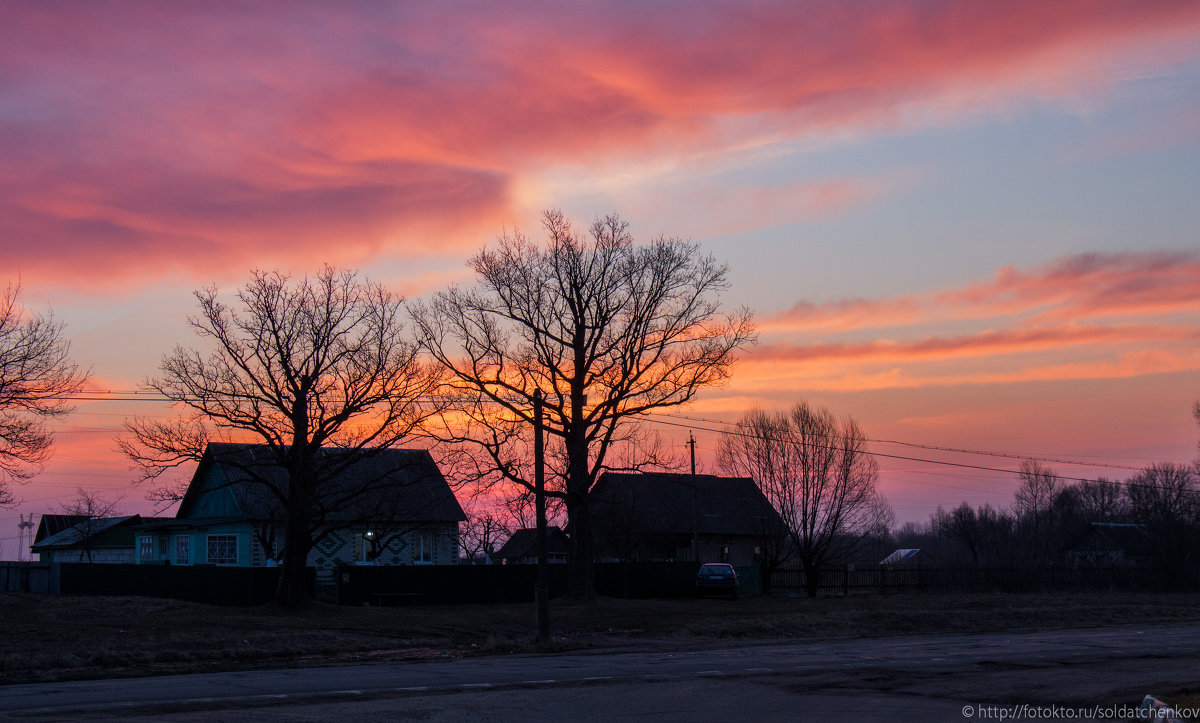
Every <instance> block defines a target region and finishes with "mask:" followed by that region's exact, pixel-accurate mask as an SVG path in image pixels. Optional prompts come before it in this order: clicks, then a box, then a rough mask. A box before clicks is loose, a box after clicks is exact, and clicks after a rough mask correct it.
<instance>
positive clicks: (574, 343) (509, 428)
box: [414, 211, 754, 598]
mask: <svg viewBox="0 0 1200 723" xmlns="http://www.w3.org/2000/svg"><path fill="white" fill-rule="evenodd" d="M542 225H543V227H544V229H545V232H546V243H545V245H544V246H540V245H538V244H535V243H534V242H532V241H530V240H529V239H528V238H526V237H525V236H523V235H522V234H520V233H519V232H515V233H506V234H504V235H503V236H502V237H501V238H500V241H499V244H498V247H496V248H494V249H491V250H485V251H482V252H481V253H479V254H478V255H476V256H475V257H474V258H472V259H471V261H470V266H471V268H472V269H473V270H474V271H475V273H476V276H477V279H478V286H477V287H475V288H474V289H470V290H463V289H458V288H452V289H450V290H448V291H444V292H442V293H439V294H437V295H436V296H435V297H434V298H433V299H432V301H431V302H430V303H429V304H427V305H423V306H419V307H417V308H416V310H415V311H414V319H415V320H416V323H417V326H418V328H419V329H420V332H421V336H422V339H423V342H424V344H425V345H426V346H427V347H428V349H429V350H430V352H431V353H432V354H433V356H434V357H435V358H436V359H437V361H438V362H440V363H441V364H442V365H443V366H444V367H445V368H446V369H447V370H448V371H449V378H450V381H449V384H450V387H451V389H452V393H454V394H455V395H456V396H458V397H459V399H460V401H461V402H462V406H460V408H459V413H458V415H457V416H455V417H454V418H453V419H449V418H448V419H447V420H446V425H445V428H444V429H443V432H442V436H443V437H444V438H445V439H447V440H449V441H453V442H460V443H468V446H467V447H461V448H463V449H469V448H473V449H474V450H475V451H476V452H478V453H479V454H478V455H476V456H475V457H474V459H473V461H472V462H471V464H472V469H473V472H475V473H477V474H478V475H480V477H485V476H486V475H487V473H489V472H491V473H493V474H494V475H495V477H494V479H496V480H506V481H508V482H509V483H513V484H517V485H520V486H523V487H525V488H526V489H532V487H533V484H532V483H533V475H532V472H531V470H530V465H529V462H530V454H529V451H530V449H531V443H530V431H531V428H532V422H533V412H532V409H533V396H534V392H535V391H537V390H541V391H542V392H543V393H544V394H545V407H544V410H545V429H546V432H547V434H548V435H549V437H550V442H549V443H548V445H547V450H548V454H549V455H550V456H551V457H552V458H553V459H554V460H555V461H556V462H557V463H558V465H559V470H560V472H561V477H560V478H559V480H558V483H557V484H555V485H552V486H551V494H553V495H556V496H558V497H560V498H561V499H563V500H564V502H565V504H566V508H567V519H568V526H569V527H570V530H571V538H570V539H571V543H570V544H571V550H570V559H569V571H568V577H569V588H570V593H571V594H572V596H574V597H577V598H588V597H591V596H592V594H593V589H594V586H593V573H592V570H593V568H592V562H593V559H592V557H593V555H592V539H591V538H592V528H591V521H590V516H589V513H588V494H589V492H590V491H591V489H592V485H593V483H594V482H595V481H596V479H597V476H598V475H599V474H600V473H601V471H603V470H604V469H607V468H609V466H608V465H609V464H610V458H615V457H616V456H617V455H614V454H613V453H614V449H616V448H619V447H620V446H621V445H623V444H625V445H627V448H628V443H631V442H636V441H637V440H638V425H637V424H636V420H637V419H638V418H639V417H640V416H641V415H644V414H646V413H648V412H652V411H655V410H659V409H664V408H669V407H674V406H677V405H680V404H684V403H686V402H688V401H689V400H691V399H692V398H693V397H695V395H696V394H697V393H698V392H699V391H700V390H702V389H704V388H705V387H707V386H709V385H713V384H717V383H719V382H722V381H723V380H724V379H726V378H727V377H728V376H729V373H730V369H731V367H732V364H733V362H734V355H735V352H736V351H737V350H738V349H739V348H740V347H743V346H744V345H746V344H747V343H749V342H750V341H752V339H753V337H754V332H753V326H752V324H751V319H750V313H749V312H748V311H745V310H740V311H737V312H734V313H732V314H729V315H725V314H722V313H721V312H720V307H719V297H720V294H721V293H722V292H723V291H724V290H725V288H726V287H727V286H728V282H727V277H726V275H727V271H726V267H725V266H724V265H721V264H718V263H717V262H716V261H714V260H713V258H712V257H710V256H706V255H703V254H701V253H700V251H699V249H698V247H697V246H696V244H694V243H690V242H685V241H682V240H678V239H669V238H658V239H655V240H654V241H652V242H650V243H648V244H645V245H635V244H634V240H633V237H632V235H631V234H630V232H629V226H628V223H627V222H626V221H624V220H622V219H621V218H620V217H618V216H615V215H610V216H607V217H605V218H603V219H599V220H597V221H596V222H595V223H593V224H592V225H591V227H590V228H589V229H588V230H587V233H586V234H580V233H578V232H577V231H576V229H575V228H573V227H572V225H571V223H570V222H569V221H568V219H567V218H566V217H565V216H564V215H563V214H562V212H560V211H547V212H545V213H544V214H543V216H542ZM634 446H635V447H636V445H634ZM645 459H646V458H645V456H644V455H643V456H640V457H639V456H638V455H636V454H634V455H632V456H627V457H626V459H624V460H622V461H621V463H620V464H621V465H622V468H625V469H629V468H637V467H638V466H639V465H640V464H642V463H644V462H645Z"/></svg>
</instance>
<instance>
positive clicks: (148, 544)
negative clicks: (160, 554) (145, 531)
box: [138, 535, 154, 562]
mask: <svg viewBox="0 0 1200 723" xmlns="http://www.w3.org/2000/svg"><path fill="white" fill-rule="evenodd" d="M138 562H154V537H152V536H151V535H143V536H141V537H139V538H138Z"/></svg>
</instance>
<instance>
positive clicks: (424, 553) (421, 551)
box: [412, 530, 433, 565]
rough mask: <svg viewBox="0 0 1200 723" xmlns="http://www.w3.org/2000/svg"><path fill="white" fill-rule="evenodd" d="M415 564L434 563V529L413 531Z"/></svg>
mask: <svg viewBox="0 0 1200 723" xmlns="http://www.w3.org/2000/svg"><path fill="white" fill-rule="evenodd" d="M412 561H413V564H414V565H432V564H433V531H432V530H419V531H417V532H414V533H413V560H412Z"/></svg>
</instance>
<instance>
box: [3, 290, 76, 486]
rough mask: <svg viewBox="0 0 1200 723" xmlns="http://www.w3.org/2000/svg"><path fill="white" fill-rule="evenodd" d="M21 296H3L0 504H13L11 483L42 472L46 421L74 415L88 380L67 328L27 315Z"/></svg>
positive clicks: (50, 441) (49, 439)
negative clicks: (76, 360) (74, 397)
mask: <svg viewBox="0 0 1200 723" xmlns="http://www.w3.org/2000/svg"><path fill="white" fill-rule="evenodd" d="M20 291H21V290H20V287H19V286H11V285H10V286H9V287H8V288H7V289H6V290H5V292H4V293H3V294H2V295H0V505H11V504H13V503H14V502H15V498H14V496H13V493H12V489H11V487H10V485H9V483H10V482H13V481H22V480H27V479H29V478H31V477H33V476H34V475H36V474H37V473H38V472H40V471H41V470H42V468H43V466H44V465H45V464H46V461H47V460H48V459H49V458H50V453H51V451H52V448H53V445H54V434H53V433H52V432H51V431H50V428H49V427H48V426H47V422H48V421H49V420H50V419H53V418H55V417H59V416H62V415H64V414H67V413H69V412H70V411H71V410H72V406H71V404H70V397H71V396H72V395H74V394H76V393H78V392H79V391H80V389H82V388H83V384H84V382H86V381H87V378H88V372H86V371H83V370H80V368H79V367H78V366H77V365H75V364H73V363H72V362H71V360H70V350H71V345H70V343H69V342H68V341H67V340H66V338H65V337H64V335H63V325H62V324H61V323H60V322H57V321H55V320H54V316H53V314H51V313H49V312H47V313H46V314H31V313H29V312H28V311H26V310H25V309H24V308H23V307H22V306H21V304H20V303H19V297H20Z"/></svg>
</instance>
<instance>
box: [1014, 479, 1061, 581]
mask: <svg viewBox="0 0 1200 723" xmlns="http://www.w3.org/2000/svg"><path fill="white" fill-rule="evenodd" d="M1017 478H1018V479H1019V480H1020V486H1019V487H1017V491H1016V493H1015V494H1014V499H1013V513H1014V514H1015V515H1016V517H1017V524H1018V525H1020V526H1022V528H1023V529H1024V531H1025V533H1026V539H1027V541H1028V544H1029V554H1030V559H1031V560H1033V561H1034V562H1035V563H1037V564H1044V563H1045V562H1047V561H1048V559H1049V557H1050V549H1051V542H1052V539H1053V532H1054V514H1053V510H1054V501H1055V499H1056V498H1057V497H1058V495H1059V493H1060V492H1062V489H1063V484H1062V481H1061V480H1060V479H1059V478H1058V475H1056V474H1055V473H1054V470H1053V469H1051V468H1049V467H1047V466H1045V465H1043V464H1041V463H1040V462H1036V461H1034V460H1029V459H1027V460H1023V461H1022V462H1021V469H1020V471H1019V472H1018V473H1017Z"/></svg>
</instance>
